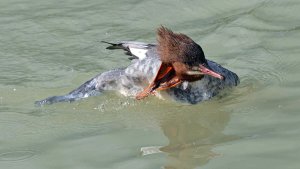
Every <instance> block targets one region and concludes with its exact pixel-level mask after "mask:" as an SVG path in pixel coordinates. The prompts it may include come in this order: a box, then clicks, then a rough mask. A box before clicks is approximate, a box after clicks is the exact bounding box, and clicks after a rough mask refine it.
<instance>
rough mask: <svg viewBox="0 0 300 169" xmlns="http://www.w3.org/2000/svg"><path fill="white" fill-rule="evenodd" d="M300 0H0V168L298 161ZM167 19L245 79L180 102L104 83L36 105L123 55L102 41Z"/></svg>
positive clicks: (185, 168)
mask: <svg viewBox="0 0 300 169" xmlns="http://www.w3.org/2000/svg"><path fill="white" fill-rule="evenodd" d="M299 11H300V2H299V1H297V0H276V1H275V0H274V1H262V0H256V1H248V0H247V1H246V0H243V1H240V0H228V1H220V0H213V1H212V0H210V1H208V0H205V1H170V0H169V1H163V2H161V1H134V0H127V1H104V0H102V1H96V0H92V1H83V0H72V1H35V0H22V1H21V0H19V1H17V0H12V1H3V0H2V1H0V25H1V26H0V72H1V73H0V168H1V169H2V168H3V169H5V168H10V169H40V168H43V169H45V168H49V169H50V168H51V169H53V168H72V169H77V168H78V169H81V168H91V169H92V168H106V169H107V168H114V169H115V168H122V169H123V168H130V169H131V168H168V169H169V168H178V169H179V168H180V169H193V168H204V169H206V168H207V169H208V168H214V169H217V168H222V169H224V168H226V169H240V168H243V169H253V168H261V169H265V168H272V169H282V168H287V169H298V168H299V167H300V162H299V156H300V143H299V140H300V130H299V128H300V123H299V121H300V115H299V108H300V107H299V103H300V102H299V101H300V88H299V84H300V83H299V82H300V81H299V70H300V68H299V64H300V59H299V57H298V55H299V52H300V48H299V44H300V40H299V39H300V18H299V14H300V13H299ZM161 24H163V25H165V26H167V27H169V28H171V29H173V30H174V31H176V32H182V33H186V34H187V35H189V36H191V37H192V38H193V39H194V40H195V41H197V42H198V43H199V44H201V45H202V47H203V49H204V51H205V53H206V55H207V58H209V59H211V60H214V61H216V62H218V63H220V64H222V65H223V66H225V67H227V68H229V69H231V70H232V71H234V72H236V73H237V74H238V75H239V76H240V78H241V84H240V85H239V86H238V87H237V88H236V89H234V90H233V91H230V92H228V93H226V94H225V95H224V96H223V97H221V98H220V97H219V98H215V99H213V100H211V101H209V102H205V103H202V104H198V105H193V106H187V105H180V104H176V103H174V102H169V101H161V100H158V99H157V98H153V97H152V98H147V99H146V100H143V101H141V102H139V101H135V100H133V99H130V98H124V97H122V96H120V95H118V94H114V93H106V94H105V95H103V96H99V97H93V98H89V99H86V100H83V101H79V102H75V103H72V104H69V103H63V104H55V105H51V106H45V107H41V108H37V107H34V104H33V103H34V101H36V100H40V99H43V98H45V97H48V96H52V95H59V94H64V93H67V92H69V91H71V90H72V89H74V88H76V87H77V86H79V85H80V84H82V83H83V82H85V81H86V80H88V79H90V78H91V77H93V76H95V75H96V74H98V73H100V72H103V71H106V70H109V69H112V68H117V67H122V66H126V65H128V64H129V61H128V60H127V58H126V57H124V56H123V54H122V52H117V51H114V52H112V51H107V50H105V44H101V43H100V41H101V40H106V41H117V40H140V41H146V42H154V41H155V29H156V28H157V27H158V26H159V25H161Z"/></svg>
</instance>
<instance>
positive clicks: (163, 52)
mask: <svg viewBox="0 0 300 169" xmlns="http://www.w3.org/2000/svg"><path fill="white" fill-rule="evenodd" d="M157 41H158V47H157V50H158V53H159V55H160V59H161V61H162V62H163V63H166V64H172V63H175V62H181V63H184V64H187V65H189V66H197V65H199V64H204V63H207V61H206V59H205V56H204V53H203V50H202V48H201V47H200V46H199V45H198V44H197V43H195V42H194V41H193V40H192V39H191V38H189V37H188V36H186V35H185V34H182V33H174V32H172V31H171V30H170V29H168V28H166V27H163V26H161V27H160V28H158V29H157Z"/></svg>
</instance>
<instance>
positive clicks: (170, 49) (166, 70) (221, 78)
mask: <svg viewBox="0 0 300 169" xmlns="http://www.w3.org/2000/svg"><path fill="white" fill-rule="evenodd" d="M102 42H104V43H106V44H109V46H108V47H107V48H106V49H110V50H115V49H121V50H124V51H125V54H126V55H129V56H130V57H129V59H130V60H131V64H130V65H129V66H128V67H127V68H119V69H113V70H109V71H107V72H103V73H100V74H98V75H97V76H95V77H94V78H92V79H90V80H89V81H87V82H85V83H84V84H82V85H81V86H79V87H78V88H77V89H75V90H73V91H71V92H70V93H68V94H66V95H63V96H52V97H48V98H46V99H44V100H41V101H36V102H35V104H36V105H38V106H41V105H44V104H52V103H57V102H72V101H76V100H80V99H83V98H87V97H89V96H95V95H99V94H101V93H103V92H104V91H117V92H119V93H121V94H123V95H125V96H131V97H134V98H136V99H138V100H140V99H144V98H145V97H147V96H149V95H155V96H159V97H160V98H172V99H173V100H175V101H179V102H181V103H188V104H196V103H199V102H201V101H204V100H208V99H210V98H212V97H213V96H216V95H217V94H218V93H219V92H220V91H221V90H223V89H225V88H228V87H233V86H237V85H238V84H239V78H238V76H237V75H236V74H235V73H233V72H231V71H230V70H228V69H226V68H224V67H222V66H221V65H219V64H217V63H215V62H213V61H210V60H206V58H205V55H204V52H203V50H202V48H201V47H200V45H198V44H197V43H195V42H194V41H193V40H192V39H191V38H189V37H188V36H187V35H185V34H182V33H174V32H173V31H171V30H170V29H168V28H165V27H163V26H161V27H159V28H158V29H157V42H158V43H157V44H151V43H143V42H135V41H120V42H119V43H110V42H106V41H102Z"/></svg>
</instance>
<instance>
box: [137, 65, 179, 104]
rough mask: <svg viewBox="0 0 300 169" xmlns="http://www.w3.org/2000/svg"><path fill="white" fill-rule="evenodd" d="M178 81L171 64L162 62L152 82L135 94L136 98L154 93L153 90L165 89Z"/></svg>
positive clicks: (139, 98)
mask: <svg viewBox="0 0 300 169" xmlns="http://www.w3.org/2000/svg"><path fill="white" fill-rule="evenodd" d="M179 83H181V80H180V79H179V78H178V77H177V76H176V73H175V70H174V68H173V67H172V66H171V65H168V64H164V63H162V64H161V65H160V68H159V70H158V72H157V74H156V76H155V78H154V80H153V82H152V83H150V85H149V86H148V87H146V88H145V89H144V90H143V91H142V92H141V93H139V94H137V96H136V99H138V100H141V99H143V98H145V97H147V96H149V95H150V94H152V93H154V91H155V90H166V89H168V88H171V87H174V86H176V85H178V84H179Z"/></svg>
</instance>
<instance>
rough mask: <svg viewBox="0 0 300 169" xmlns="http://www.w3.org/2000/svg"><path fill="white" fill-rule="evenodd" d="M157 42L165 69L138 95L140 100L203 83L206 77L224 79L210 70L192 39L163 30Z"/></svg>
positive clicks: (159, 71) (158, 34)
mask: <svg viewBox="0 0 300 169" xmlns="http://www.w3.org/2000/svg"><path fill="white" fill-rule="evenodd" d="M157 41H158V46H157V51H158V54H159V56H160V60H161V62H162V63H161V66H160V68H159V70H158V72H157V75H156V77H155V78H154V80H153V82H152V83H151V84H150V85H149V86H148V87H147V88H145V89H144V91H143V92H141V93H140V94H138V95H137V99H142V98H144V97H146V96H148V95H149V94H150V93H152V92H154V91H155V90H164V89H168V88H171V87H174V86H176V85H178V84H180V83H181V82H183V81H189V82H192V81H197V80H200V79H201V78H203V77H204V75H209V76H212V77H215V78H219V79H224V77H223V76H222V75H221V74H219V73H217V72H214V71H213V70H211V69H210V67H209V66H208V64H207V60H206V59H205V55H204V52H203V50H202V48H201V47H200V45H198V44H197V43H195V42H194V41H193V40H192V39H191V38H189V37H188V36H186V35H184V34H181V33H174V32H172V31H171V30H169V29H167V28H165V27H163V26H161V27H160V28H158V29H157Z"/></svg>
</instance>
